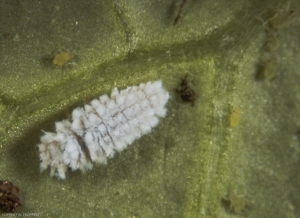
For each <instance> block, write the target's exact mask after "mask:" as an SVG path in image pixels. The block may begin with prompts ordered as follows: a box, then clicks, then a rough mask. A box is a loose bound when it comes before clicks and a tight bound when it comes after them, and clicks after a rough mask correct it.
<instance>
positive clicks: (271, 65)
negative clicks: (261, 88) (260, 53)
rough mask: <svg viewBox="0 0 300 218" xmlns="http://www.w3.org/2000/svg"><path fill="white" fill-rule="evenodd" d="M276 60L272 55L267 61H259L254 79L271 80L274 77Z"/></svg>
mask: <svg viewBox="0 0 300 218" xmlns="http://www.w3.org/2000/svg"><path fill="white" fill-rule="evenodd" d="M277 65H278V59H277V57H276V56H275V55H272V56H271V57H269V58H268V59H267V60H260V62H259V63H258V66H257V69H256V75H255V78H256V79H257V80H263V79H271V78H273V77H274V76H275V75H276V72H277Z"/></svg>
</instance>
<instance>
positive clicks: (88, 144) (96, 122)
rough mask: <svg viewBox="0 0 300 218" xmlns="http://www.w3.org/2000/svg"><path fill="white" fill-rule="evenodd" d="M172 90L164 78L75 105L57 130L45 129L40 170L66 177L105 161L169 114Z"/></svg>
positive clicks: (56, 125) (40, 148) (57, 126)
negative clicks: (67, 118)
mask: <svg viewBox="0 0 300 218" xmlns="http://www.w3.org/2000/svg"><path fill="white" fill-rule="evenodd" d="M168 100H169V93H168V92H167V91H166V90H165V89H164V88H163V87H162V82H161V81H155V82H148V83H146V84H145V83H141V84H140V85H139V86H133V87H129V88H127V89H125V90H122V91H120V92H119V91H118V89H117V88H114V89H113V91H112V93H111V96H110V98H109V97H108V96H107V95H102V96H100V97H99V99H94V100H93V101H92V102H91V103H90V104H88V105H85V106H84V107H83V108H76V109H75V110H74V111H73V113H72V120H71V121H70V120H63V121H61V122H56V123H55V129H56V133H51V132H45V135H44V136H42V137H41V143H40V144H39V145H37V147H38V150H39V155H40V161H41V162H40V169H41V171H44V170H45V169H47V168H48V166H50V168H51V171H50V175H51V176H54V175H55V176H56V177H58V178H60V179H65V178H66V172H67V170H68V168H71V169H72V170H77V169H80V170H81V171H83V172H84V171H85V170H90V169H92V166H93V164H92V162H95V163H100V164H106V162H107V158H112V157H113V156H114V154H115V152H121V151H122V150H124V149H125V148H126V147H127V146H128V145H130V144H132V143H133V141H135V140H136V139H139V138H140V137H141V136H143V135H144V134H148V133H149V132H150V131H151V130H152V128H154V127H156V126H157V125H158V123H159V118H160V117H165V116H166V112H167V110H166V108H165V105H166V103H167V102H168Z"/></svg>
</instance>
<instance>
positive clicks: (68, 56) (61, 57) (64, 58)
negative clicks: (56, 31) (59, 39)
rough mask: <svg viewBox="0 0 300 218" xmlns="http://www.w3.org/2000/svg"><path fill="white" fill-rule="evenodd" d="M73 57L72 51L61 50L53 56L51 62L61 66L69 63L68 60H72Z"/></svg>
mask: <svg viewBox="0 0 300 218" xmlns="http://www.w3.org/2000/svg"><path fill="white" fill-rule="evenodd" d="M74 57H75V55H74V54H73V53H72V52H69V51H67V52H61V53H58V54H57V55H55V56H54V58H53V64H55V65H57V66H60V67H62V66H64V65H66V64H67V63H70V61H71V60H73V59H74Z"/></svg>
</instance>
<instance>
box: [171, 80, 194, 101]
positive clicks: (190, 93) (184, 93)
mask: <svg viewBox="0 0 300 218" xmlns="http://www.w3.org/2000/svg"><path fill="white" fill-rule="evenodd" d="M176 92H177V93H179V94H180V97H181V99H182V100H183V102H186V103H191V104H192V106H194V104H195V100H196V97H197V96H196V93H195V91H194V90H193V89H192V88H191V87H190V86H189V83H188V81H187V75H186V76H185V77H184V78H183V79H182V80H181V83H180V86H179V88H177V89H176Z"/></svg>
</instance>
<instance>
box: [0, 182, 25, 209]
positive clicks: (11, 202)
mask: <svg viewBox="0 0 300 218" xmlns="http://www.w3.org/2000/svg"><path fill="white" fill-rule="evenodd" d="M18 194H19V188H18V187H17V186H14V185H13V184H12V183H11V182H10V181H8V180H5V181H2V180H0V206H1V207H2V208H4V209H6V210H7V211H8V212H11V213H15V212H16V211H17V209H18V207H19V206H21V205H22V202H21V200H20V199H19V197H18Z"/></svg>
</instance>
